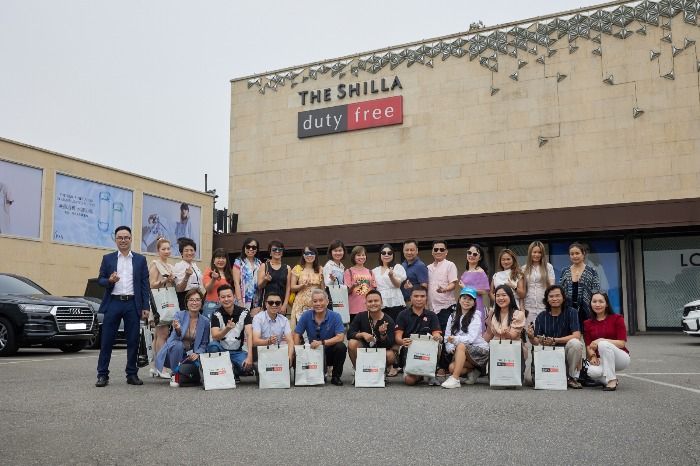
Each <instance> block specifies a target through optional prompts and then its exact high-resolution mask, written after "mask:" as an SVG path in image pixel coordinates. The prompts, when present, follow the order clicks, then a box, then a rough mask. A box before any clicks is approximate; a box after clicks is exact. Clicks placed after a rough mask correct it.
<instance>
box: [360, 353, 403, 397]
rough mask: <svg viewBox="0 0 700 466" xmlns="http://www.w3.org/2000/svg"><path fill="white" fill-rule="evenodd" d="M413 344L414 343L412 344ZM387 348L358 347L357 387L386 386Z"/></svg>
mask: <svg viewBox="0 0 700 466" xmlns="http://www.w3.org/2000/svg"><path fill="white" fill-rule="evenodd" d="M411 346H413V345H411ZM385 370H386V349H384V348H377V347H375V348H358V349H357V359H356V360H355V386H356V387H384V371H385Z"/></svg>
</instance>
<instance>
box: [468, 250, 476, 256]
mask: <svg viewBox="0 0 700 466" xmlns="http://www.w3.org/2000/svg"><path fill="white" fill-rule="evenodd" d="M478 255H479V253H478V252H471V251H467V256H478Z"/></svg>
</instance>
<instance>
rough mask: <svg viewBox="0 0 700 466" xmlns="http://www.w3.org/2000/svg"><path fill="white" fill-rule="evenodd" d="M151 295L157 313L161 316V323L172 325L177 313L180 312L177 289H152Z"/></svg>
mask: <svg viewBox="0 0 700 466" xmlns="http://www.w3.org/2000/svg"><path fill="white" fill-rule="evenodd" d="M151 295H152V296H153V302H154V304H155V312H156V313H157V314H158V316H159V322H160V323H161V324H166V325H169V324H171V323H172V322H173V318H174V317H175V313H176V312H177V311H179V310H180V305H179V303H178V300H177V292H176V291H175V287H174V286H172V287H167V286H166V287H163V288H152V289H151Z"/></svg>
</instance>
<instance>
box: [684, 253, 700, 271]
mask: <svg viewBox="0 0 700 466" xmlns="http://www.w3.org/2000/svg"><path fill="white" fill-rule="evenodd" d="M681 267H700V252H695V253H693V254H691V255H689V256H688V257H685V256H684V255H683V254H681Z"/></svg>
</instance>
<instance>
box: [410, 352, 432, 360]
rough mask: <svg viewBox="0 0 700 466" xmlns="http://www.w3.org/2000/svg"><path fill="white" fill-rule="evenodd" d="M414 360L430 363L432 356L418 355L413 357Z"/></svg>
mask: <svg viewBox="0 0 700 466" xmlns="http://www.w3.org/2000/svg"><path fill="white" fill-rule="evenodd" d="M413 359H420V360H421V361H430V355H429V354H425V353H416V354H414V355H413Z"/></svg>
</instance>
